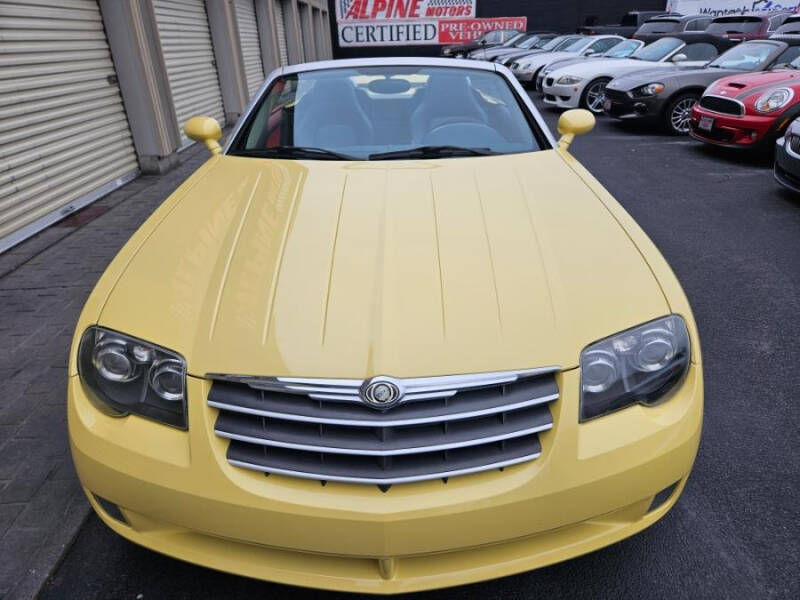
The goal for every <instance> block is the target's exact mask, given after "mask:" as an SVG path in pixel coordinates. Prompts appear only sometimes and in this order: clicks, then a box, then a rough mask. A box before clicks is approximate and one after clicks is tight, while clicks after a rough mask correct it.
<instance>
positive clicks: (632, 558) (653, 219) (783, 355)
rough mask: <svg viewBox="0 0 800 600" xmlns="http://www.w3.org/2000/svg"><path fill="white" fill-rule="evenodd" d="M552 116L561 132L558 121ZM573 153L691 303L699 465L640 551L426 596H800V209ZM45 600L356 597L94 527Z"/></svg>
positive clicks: (699, 149) (657, 145) (734, 169)
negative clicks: (195, 558)
mask: <svg viewBox="0 0 800 600" xmlns="http://www.w3.org/2000/svg"><path fill="white" fill-rule="evenodd" d="M543 113H544V115H545V118H546V119H547V120H548V122H549V123H551V125H552V126H553V129H554V130H555V121H556V119H557V117H558V114H557V113H555V112H551V111H548V110H544V111H543ZM573 152H574V154H575V155H576V156H577V157H578V158H579V159H580V160H581V161H582V162H583V164H584V165H586V166H587V167H588V168H589V170H591V171H592V173H594V174H595V176H597V177H598V178H599V179H600V181H601V182H602V183H603V184H604V185H605V186H606V187H607V188H608V189H609V190H610V191H611V193H612V194H614V196H616V198H617V199H618V200H619V201H620V202H621V203H622V204H623V205H624V206H625V208H626V209H627V210H628V211H629V212H630V213H631V214H632V215H633V217H634V218H635V219H636V220H637V221H638V222H639V224H640V225H641V226H642V227H643V228H644V230H645V231H646V232H647V233H648V234H649V235H650V236H651V237H652V239H653V240H654V241H655V243H656V244H657V245H658V247H659V248H660V249H661V251H662V252H663V254H664V255H665V256H666V258H667V260H668V261H669V262H670V264H671V265H672V268H673V269H674V270H675V272H676V274H677V275H678V278H679V279H680V280H681V282H682V283H683V286H684V288H685V290H686V292H687V294H688V296H689V299H690V301H691V303H692V306H693V309H694V312H695V317H696V319H697V321H698V324H699V327H700V333H701V343H702V346H703V357H704V365H705V383H706V418H705V424H704V431H703V439H702V443H701V447H700V453H699V455H698V459H697V463H696V465H695V468H694V471H693V473H692V476H691V478H690V480H689V483H688V485H687V488H686V490H685V492H684V494H683V496H682V498H681V499H680V501H679V502H678V504H677V505H676V506H675V508H673V510H672V511H671V512H670V513H669V514H668V515H667V516H666V517H665V518H664V519H662V520H661V521H660V522H659V523H657V524H656V525H654V526H653V527H651V528H649V529H647V530H645V531H644V532H642V533H640V534H638V535H636V536H634V537H632V538H629V539H627V540H625V541H623V542H621V543H619V544H616V545H614V546H611V547H608V548H605V549H603V550H600V551H597V552H594V553H592V554H589V555H587V556H583V557H580V558H577V559H574V560H571V561H568V562H565V563H561V564H558V565H554V566H551V567H548V568H544V569H540V570H538V571H533V572H529V573H523V574H520V575H515V576H512V577H506V578H503V579H499V580H494V581H488V582H482V583H479V584H474V585H470V586H464V587H459V588H452V589H448V590H441V591H435V592H428V593H422V594H416V595H414V597H415V598H419V599H420V600H422V599H426V600H427V599H428V598H441V599H456V598H458V599H464V598H481V599H491V598H498V599H499V598H503V599H514V598H539V597H547V598H570V599H572V598H575V599H582V598H587V599H589V598H591V599H595V598H615V599H619V600H623V599H628V598H636V599H639V598H645V597H646V598H650V599H658V598H670V599H680V598H687V599H689V598H691V599H700V598H710V599H715V600H716V599H724V598H731V599H741V598H748V599H749V598H752V599H763V598H800V569H799V568H798V567H799V566H800V503H799V502H798V495H800V444H798V442H797V437H798V431H800V394H798V390H799V389H800V371H798V368H797V363H798V358H800V318H798V317H799V316H800V197H798V196H796V195H793V194H790V193H788V192H785V191H783V190H782V189H781V188H780V187H779V186H778V185H777V184H776V183H775V182H774V181H773V179H772V173H771V170H770V163H769V160H768V159H764V158H749V157H745V156H742V155H740V154H737V153H735V152H723V151H720V150H718V149H710V148H705V147H703V145H702V144H700V143H697V142H694V141H691V140H688V139H684V138H673V137H668V136H664V135H661V134H659V133H658V132H656V131H649V130H647V129H644V130H642V129H641V128H638V127H631V126H625V125H622V124H618V123H615V122H610V121H608V120H604V119H601V120H600V122H599V123H598V126H597V128H596V130H595V131H594V132H593V133H592V134H590V135H588V136H585V137H582V138H579V139H578V140H577V141H576V142H575V144H574V145H573ZM565 201H568V199H566V198H565ZM40 597H41V598H42V599H43V600H49V599H73V598H75V599H78V598H80V599H92V598H103V599H106V598H111V599H117V598H119V599H131V600H148V599H156V598H158V599H160V598H193V599H202V598H227V599H239V598H242V599H247V600H251V599H253V598H270V599H272V600H279V599H283V598H292V599H295V600H299V599H304V598H322V599H333V598H349V599H355V598H357V596H354V595H349V594H334V593H322V592H319V591H314V590H306V589H301V588H293V587H288V586H283V585H276V584H270V583H264V582H260V581H254V580H249V579H245V578H241V577H236V576H232V575H227V574H222V573H217V572H215V571H211V570H208V569H204V568H201V567H196V566H193V565H190V564H187V563H183V562H180V561H177V560H174V559H171V558H168V557H165V556H161V555H159V554H156V553H154V552H151V551H149V550H146V549H143V548H140V547H138V546H136V545H134V544H132V543H130V542H128V541H126V540H124V539H123V538H121V537H119V536H117V535H116V534H114V533H112V532H111V530H109V529H108V528H106V527H105V525H103V524H102V523H101V522H100V521H99V519H97V517H95V516H94V515H93V516H92V517H90V518H89V520H88V521H87V522H86V524H85V525H84V527H83V528H82V530H81V531H80V533H79V534H78V536H77V538H76V540H75V543H74V545H73V546H72V547H71V549H70V550H69V552H68V553H67V554H66V556H65V557H64V560H63V562H62V563H61V566H60V568H59V569H58V570H57V572H56V573H55V574H54V576H53V577H52V578H51V580H50V582H49V583H48V585H47V586H46V587H45V589H44V590H43V592H42V593H41V595H40Z"/></svg>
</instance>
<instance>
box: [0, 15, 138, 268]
mask: <svg viewBox="0 0 800 600" xmlns="http://www.w3.org/2000/svg"><path fill="white" fill-rule="evenodd" d="M136 172H137V162H136V154H135V152H134V149H133V145H132V142H131V136H130V131H129V128H128V120H127V117H126V116H125V110H124V109H123V106H122V99H121V97H120V94H119V88H118V86H117V81H116V76H115V71H114V64H113V63H112V62H111V55H110V53H109V49H108V42H107V40H106V35H105V31H104V29H103V21H102V19H101V16H100V9H99V8H98V5H97V2H96V1H95V0H16V1H0V252H2V251H3V250H6V249H7V248H9V247H11V246H13V245H14V244H16V243H18V242H20V241H22V240H23V239H25V238H26V237H28V236H30V235H32V234H33V233H35V232H36V231H39V230H40V229H43V228H44V227H46V226H48V225H50V224H52V223H54V222H55V221H57V220H59V219H60V218H62V217H64V216H66V215H67V214H69V213H71V212H72V211H74V210H76V209H78V208H80V207H82V206H84V205H86V204H88V203H89V202H91V201H93V200H96V199H97V198H99V197H100V196H102V195H103V194H105V193H108V192H109V191H111V190H112V189H114V188H115V187H118V186H119V185H121V184H122V183H125V182H126V181H128V180H129V179H131V178H132V177H133V176H135V175H136Z"/></svg>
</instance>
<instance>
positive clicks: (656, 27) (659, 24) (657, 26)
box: [636, 19, 681, 33]
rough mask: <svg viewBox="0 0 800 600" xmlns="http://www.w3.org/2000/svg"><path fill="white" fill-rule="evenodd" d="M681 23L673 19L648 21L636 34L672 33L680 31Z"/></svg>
mask: <svg viewBox="0 0 800 600" xmlns="http://www.w3.org/2000/svg"><path fill="white" fill-rule="evenodd" d="M680 24H681V22H680V21H678V20H675V19H659V20H658V21H648V22H647V23H645V24H644V25H642V26H641V27H639V30H638V31H637V32H636V33H672V32H673V31H677V30H678V29H680Z"/></svg>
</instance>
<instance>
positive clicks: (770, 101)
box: [756, 88, 794, 113]
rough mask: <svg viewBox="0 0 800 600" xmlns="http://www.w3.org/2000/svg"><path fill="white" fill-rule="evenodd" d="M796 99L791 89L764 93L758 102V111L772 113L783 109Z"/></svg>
mask: <svg viewBox="0 0 800 600" xmlns="http://www.w3.org/2000/svg"><path fill="white" fill-rule="evenodd" d="M792 98H794V92H793V91H792V90H791V89H790V88H778V89H776V90H770V91H769V92H766V93H764V94H763V95H762V96H761V97H760V98H759V99H758V100H756V110H757V111H758V112H760V113H771V112H775V111H776V110H780V109H782V108H783V107H784V106H786V105H787V104H789V102H791V101H792Z"/></svg>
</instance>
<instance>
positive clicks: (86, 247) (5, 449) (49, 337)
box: [0, 145, 208, 600]
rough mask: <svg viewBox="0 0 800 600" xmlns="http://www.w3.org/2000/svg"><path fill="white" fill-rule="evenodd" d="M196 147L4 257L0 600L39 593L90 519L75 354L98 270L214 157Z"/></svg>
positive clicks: (0, 267)
mask: <svg viewBox="0 0 800 600" xmlns="http://www.w3.org/2000/svg"><path fill="white" fill-rule="evenodd" d="M207 156H208V155H207V153H206V150H205V149H204V148H203V147H202V146H200V145H196V146H195V147H191V148H189V149H187V150H186V151H185V152H183V153H182V154H181V155H180V158H181V164H180V166H179V167H178V168H176V169H174V170H173V171H171V172H169V173H167V174H165V175H162V176H142V177H139V178H137V179H135V180H133V181H132V182H130V183H129V184H127V185H125V186H124V187H122V188H120V189H118V190H116V191H114V192H112V193H111V194H109V195H108V196H106V197H104V198H103V199H102V200H100V201H98V202H96V203H94V204H93V205H91V206H89V207H87V208H86V209H84V211H81V212H79V213H76V215H73V216H71V217H70V218H69V219H66V220H65V221H62V222H61V223H59V224H57V225H55V226H53V227H50V228H49V229H47V230H45V231H43V232H41V233H40V234H38V235H36V236H35V237H33V238H31V239H30V240H28V241H26V242H24V243H23V244H21V245H19V246H17V247H16V248H12V249H11V250H9V251H8V252H6V253H4V254H0V600H11V599H12V598H14V599H16V598H31V597H33V596H35V595H36V593H37V592H38V590H39V587H40V586H41V585H42V584H43V583H44V581H45V580H46V579H47V577H48V576H49V574H50V573H51V571H52V570H53V568H54V567H55V566H56V565H57V563H58V561H59V559H60V557H61V556H62V554H63V552H64V550H65V548H67V547H68V546H69V544H70V543H71V541H72V539H73V537H74V535H75V533H77V531H78V529H79V528H80V526H81V524H82V523H83V521H84V519H85V518H86V516H87V515H88V514H89V504H88V502H87V501H86V499H85V497H84V496H83V492H82V491H81V489H80V487H79V485H78V481H77V478H76V476H75V471H74V468H73V466H72V461H71V459H70V455H69V446H68V443H67V428H66V411H65V397H66V385H67V382H66V369H67V354H68V351H69V345H70V343H71V340H72V334H73V330H74V327H75V322H76V321H77V319H78V315H79V314H80V311H81V308H82V307H83V303H84V302H85V300H86V298H87V296H88V295H89V292H91V290H92V287H93V286H94V284H95V281H96V280H97V278H98V277H99V275H100V274H101V273H102V272H103V270H104V269H105V268H106V265H108V263H109V262H110V261H111V259H112V258H113V257H114V255H115V254H116V253H117V251H118V250H119V249H120V248H121V247H122V245H123V244H124V243H125V241H126V240H127V239H128V238H129V237H130V235H131V234H132V233H133V232H134V231H135V230H136V229H137V228H138V227H139V225H140V224H141V223H142V222H143V221H144V220H145V219H146V218H147V217H148V216H149V215H150V214H151V213H152V212H153V210H154V209H155V208H156V207H157V206H158V205H159V204H160V203H161V202H162V201H163V200H164V199H165V198H166V197H167V196H168V195H169V194H170V193H171V192H172V191H173V190H174V189H175V188H176V187H178V185H180V183H181V182H182V181H183V180H184V179H186V177H188V176H189V175H190V174H191V173H192V172H193V171H194V170H195V169H196V168H197V167H198V166H199V165H200V164H202V163H203V161H205V160H206V158H207Z"/></svg>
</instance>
